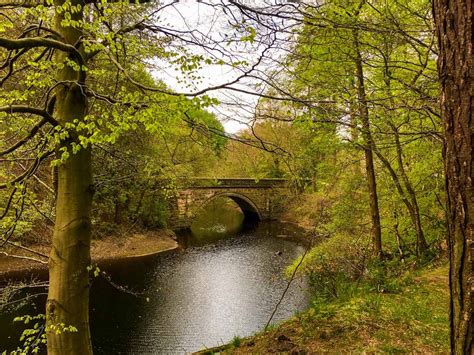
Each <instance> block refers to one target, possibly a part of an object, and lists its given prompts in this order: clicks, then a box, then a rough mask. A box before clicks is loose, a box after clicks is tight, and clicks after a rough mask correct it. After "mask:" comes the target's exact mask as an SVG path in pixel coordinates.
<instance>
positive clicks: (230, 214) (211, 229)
mask: <svg viewBox="0 0 474 355" xmlns="http://www.w3.org/2000/svg"><path fill="white" fill-rule="evenodd" d="M243 221H244V214H243V212H242V211H241V209H240V208H239V206H238V205H237V203H235V202H234V201H232V200H231V199H230V198H227V197H217V198H215V199H214V200H212V201H210V202H209V203H208V204H207V205H206V206H204V208H202V209H201V211H199V213H198V215H197V216H196V218H195V219H194V221H193V223H192V225H191V232H192V234H193V238H192V239H191V240H192V243H194V245H203V244H207V243H210V242H214V241H217V240H219V239H222V238H223V237H225V236H227V237H228V236H232V235H235V234H236V233H237V232H239V231H240V230H241V229H242V226H243Z"/></svg>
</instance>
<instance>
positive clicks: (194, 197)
mask: <svg viewBox="0 0 474 355" xmlns="http://www.w3.org/2000/svg"><path fill="white" fill-rule="evenodd" d="M288 193H289V183H288V180H286V179H261V180H255V179H207V178H197V179H191V180H187V181H186V182H184V183H183V184H180V185H179V187H178V188H177V190H176V194H175V196H174V198H171V199H170V203H169V214H170V215H169V218H168V224H169V227H171V228H173V229H184V228H189V227H190V226H191V223H192V221H193V219H194V217H195V216H196V214H197V213H198V212H199V210H200V209H201V208H203V207H204V206H205V205H206V204H207V203H208V202H210V201H211V200H213V199H214V198H217V197H229V198H230V199H232V200H233V201H235V202H236V203H237V205H239V207H240V208H241V210H242V212H243V213H244V218H245V219H246V220H247V221H249V220H250V221H252V220H253V221H264V220H271V219H278V217H279V215H280V214H281V212H282V211H283V207H284V205H285V201H286V200H287V198H288V195H289V194H288Z"/></svg>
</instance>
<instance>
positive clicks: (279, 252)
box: [275, 250, 283, 256]
mask: <svg viewBox="0 0 474 355" xmlns="http://www.w3.org/2000/svg"><path fill="white" fill-rule="evenodd" d="M282 254H283V252H282V251H281V250H278V251H277V252H276V253H275V255H278V256H280V255H282Z"/></svg>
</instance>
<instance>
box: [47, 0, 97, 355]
mask: <svg viewBox="0 0 474 355" xmlns="http://www.w3.org/2000/svg"><path fill="white" fill-rule="evenodd" d="M63 3H64V1H59V0H58V1H56V2H55V4H56V5H58V6H60V5H62V4H63ZM71 3H72V5H76V4H80V3H82V1H80V0H72V1H71ZM82 15H83V14H82V10H81V11H78V12H76V13H74V14H72V16H71V17H72V20H81V19H82ZM63 16H64V13H61V14H59V13H56V26H55V30H56V32H58V33H59V34H60V35H61V36H62V37H63V39H64V40H65V41H66V42H67V43H69V44H72V45H74V44H76V43H77V42H78V40H79V38H80V35H81V34H80V31H79V30H76V29H74V28H72V27H63V26H62V25H61V21H63V20H64V17H63ZM66 56H67V54H66V53H61V52H58V53H57V54H56V61H57V62H58V63H63V62H64V60H65V58H66ZM69 59H71V60H74V58H73V57H69ZM78 78H81V80H83V79H84V78H83V74H82V77H81V75H79V73H78V72H77V71H75V70H73V69H72V68H70V67H69V66H65V67H64V69H62V70H60V71H59V72H58V75H57V79H58V81H59V82H65V84H63V85H61V86H58V87H57V90H56V91H55V95H56V105H55V110H54V116H55V118H56V120H57V121H58V122H59V123H60V124H61V125H62V126H64V124H65V123H66V122H72V121H73V120H75V119H77V120H79V121H82V120H83V119H84V115H85V112H86V105H87V101H86V98H85V97H84V95H83V93H82V91H81V88H80V86H79V85H78V84H80V83H77V82H78ZM74 140H75V133H74V132H71V133H70V137H69V138H68V139H66V140H65V141H63V143H62V144H61V146H62V147H66V148H68V151H69V153H70V156H69V158H68V159H67V160H66V161H65V162H63V163H62V164H61V165H60V166H59V167H58V187H57V200H56V223H55V228H54V234H53V242H52V249H51V255H50V261H49V293H48V300H47V304H46V322H47V340H48V343H47V347H48V353H49V354H81V355H82V354H85V355H87V354H92V345H91V340H90V331H89V275H88V274H89V273H88V269H87V267H88V266H89V265H90V240H91V217H90V215H91V201H92V193H93V189H92V173H91V152H90V149H81V150H80V151H79V152H77V153H75V154H73V153H72V152H71V146H70V144H71V142H73V141H74ZM60 155H61V151H60V150H58V157H59V156H60ZM62 324H64V326H65V327H69V326H72V327H74V328H76V329H77V331H70V330H66V331H64V330H63V328H64V326H63V325H62Z"/></svg>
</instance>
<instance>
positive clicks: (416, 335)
mask: <svg viewBox="0 0 474 355" xmlns="http://www.w3.org/2000/svg"><path fill="white" fill-rule="evenodd" d="M447 274H448V271H447V266H440V267H436V268H434V269H428V270H422V271H418V272H411V273H410V275H409V276H408V277H407V276H405V277H404V281H403V287H401V288H400V290H399V291H398V292H397V293H386V292H384V293H381V292H377V291H374V290H370V289H368V288H364V287H361V288H359V289H358V290H357V291H355V292H354V293H353V294H352V295H351V296H350V297H349V298H345V299H343V300H338V299H336V300H333V301H331V302H329V303H327V302H326V303H324V302H315V303H314V304H313V305H312V307H311V308H310V309H308V310H307V311H306V312H302V313H300V314H298V315H296V316H295V317H293V318H292V319H290V320H289V321H287V322H285V323H283V324H281V325H279V326H277V327H275V328H273V329H271V330H269V331H267V332H263V333H260V334H257V335H255V336H254V337H251V338H247V339H242V340H241V339H239V342H238V346H235V345H236V344H235V343H236V342H235V341H233V343H234V344H229V348H228V349H227V350H225V352H226V353H237V354H245V353H271V352H280V353H286V352H309V353H314V352H330V353H333V352H337V353H341V352H352V353H354V352H355V353H363V352H364V353H365V352H369V353H372V352H374V353H388V354H398V353H411V352H416V353H423V354H442V353H449V323H448V299H449V293H448V284H447V282H448V279H447ZM233 345H234V346H233ZM221 351H222V350H221Z"/></svg>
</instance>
